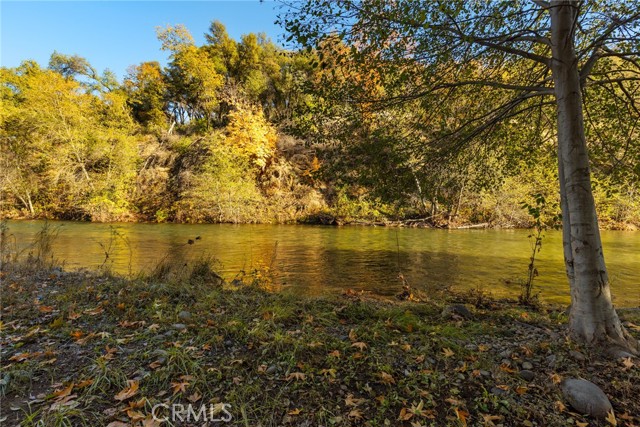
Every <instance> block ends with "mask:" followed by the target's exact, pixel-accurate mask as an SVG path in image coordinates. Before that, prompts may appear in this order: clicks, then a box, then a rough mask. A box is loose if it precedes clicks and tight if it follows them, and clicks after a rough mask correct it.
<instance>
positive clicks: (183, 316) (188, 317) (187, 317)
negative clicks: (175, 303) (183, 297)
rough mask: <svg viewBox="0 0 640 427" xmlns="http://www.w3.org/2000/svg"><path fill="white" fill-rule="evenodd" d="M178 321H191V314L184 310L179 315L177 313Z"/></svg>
mask: <svg viewBox="0 0 640 427" xmlns="http://www.w3.org/2000/svg"><path fill="white" fill-rule="evenodd" d="M178 319H180V320H191V313H189V312H188V311H186V310H182V311H181V312H180V313H178Z"/></svg>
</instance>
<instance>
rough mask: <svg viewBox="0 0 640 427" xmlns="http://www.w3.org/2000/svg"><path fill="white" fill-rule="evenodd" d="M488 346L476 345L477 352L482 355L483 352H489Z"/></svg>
mask: <svg viewBox="0 0 640 427" xmlns="http://www.w3.org/2000/svg"><path fill="white" fill-rule="evenodd" d="M489 348H490V347H489V346H488V345H486V344H479V345H478V351H479V352H481V353H484V352H485V351H487V350H489Z"/></svg>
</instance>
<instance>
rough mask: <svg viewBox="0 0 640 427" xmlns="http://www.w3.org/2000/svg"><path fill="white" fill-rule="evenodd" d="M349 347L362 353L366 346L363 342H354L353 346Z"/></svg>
mask: <svg viewBox="0 0 640 427" xmlns="http://www.w3.org/2000/svg"><path fill="white" fill-rule="evenodd" d="M351 347H355V348H357V349H358V350H360V351H363V350H364V349H365V348H367V344H366V343H364V342H361V341H359V342H354V343H353V344H351Z"/></svg>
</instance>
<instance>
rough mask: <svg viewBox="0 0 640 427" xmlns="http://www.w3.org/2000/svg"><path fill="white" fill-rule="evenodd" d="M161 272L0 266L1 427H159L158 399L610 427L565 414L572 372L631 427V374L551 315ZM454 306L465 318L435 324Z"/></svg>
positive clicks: (364, 415)
mask: <svg viewBox="0 0 640 427" xmlns="http://www.w3.org/2000/svg"><path fill="white" fill-rule="evenodd" d="M161 270H162V275H160V276H158V275H155V276H152V277H137V278H134V279H125V278H122V277H117V276H113V275H109V274H107V273H88V272H82V273H80V272H62V273H60V272H59V270H52V269H50V268H49V267H47V266H42V265H32V266H26V265H19V264H16V263H8V264H5V269H4V271H3V272H2V286H3V295H2V300H3V301H2V304H3V307H2V315H3V323H2V338H1V340H2V345H3V348H2V368H3V369H2V371H3V373H2V381H3V382H2V385H3V387H2V393H3V399H2V415H1V416H0V419H3V420H4V422H3V425H5V424H4V423H7V424H6V425H22V426H31V425H33V426H35V425H45V426H67V425H69V426H71V425H72V426H78V425H111V426H113V427H118V426H125V425H134V426H141V425H145V426H147V425H148V426H151V425H160V424H159V423H155V422H154V421H153V419H152V417H151V410H152V408H153V406H154V405H157V404H160V403H162V404H167V405H171V404H182V405H186V404H189V403H194V404H195V405H196V406H199V405H201V404H206V405H209V404H211V405H215V404H220V403H227V404H229V405H231V406H230V413H231V414H232V416H233V419H232V420H231V421H230V422H229V423H228V424H226V425H238V426H256V425H261V426H282V425H296V426H298V425H306V426H316V425H318V426H320V425H323V426H350V425H369V426H387V425H392V426H401V425H406V426H421V425H429V426H430V425H433V426H446V425H450V426H464V425H499V424H502V425H505V426H507V425H551V426H555V425H558V426H559V425H578V423H587V424H580V425H607V424H606V423H605V422H602V421H597V420H593V419H590V418H588V417H585V416H582V415H579V414H576V413H575V412H573V411H572V410H571V409H570V408H568V405H567V404H566V402H565V403H562V402H563V398H562V396H561V393H560V391H559V387H558V385H557V381H558V380H559V379H560V378H564V377H569V376H571V377H576V376H578V377H582V378H586V379H590V380H591V381H593V382H595V383H596V384H598V385H599V386H601V387H602V388H603V390H604V391H605V392H606V393H607V394H608V395H609V396H610V398H611V400H612V403H613V404H614V408H615V410H616V414H617V415H618V416H619V418H618V420H619V425H625V424H626V425H629V426H631V425H634V423H638V422H640V419H638V418H637V414H639V413H640V404H639V403H638V401H637V399H635V398H634V396H638V395H640V381H639V380H640V372H639V371H640V370H639V369H638V367H637V365H634V366H632V367H626V368H624V367H622V366H620V364H619V363H618V362H608V361H602V360H600V359H598V358H597V356H596V355H595V353H591V352H589V350H588V349H579V348H578V347H577V346H576V345H575V343H572V342H571V341H570V340H568V338H567V337H566V336H565V335H564V323H565V322H566V317H565V316H564V314H563V310H562V309H560V308H553V307H541V308H532V307H523V306H519V305H517V304H516V303H515V302H507V301H494V300H490V299H487V298H485V297H483V298H479V297H478V295H471V296H469V295H456V294H452V293H450V294H448V296H443V297H442V298H439V299H437V300H427V299H426V298H422V299H423V301H416V300H413V301H397V300H381V299H378V298H375V297H372V296H368V295H366V294H355V293H353V292H346V293H345V294H344V295H338V296H333V297H324V298H302V297H298V296H295V297H294V296H291V295H286V294H282V293H273V292H269V291H267V290H266V289H265V288H268V286H262V283H263V282H262V280H265V282H266V283H267V285H268V281H267V280H266V279H264V277H263V278H262V279H261V280H256V277H255V276H251V275H248V276H246V277H244V278H243V282H234V284H233V285H231V284H227V283H223V282H222V281H221V280H220V279H219V277H218V276H217V274H215V270H214V268H213V267H212V266H211V264H210V263H208V262H207V261H206V260H201V261H198V262H197V263H194V264H192V265H189V266H188V267H187V268H184V267H182V266H181V267H180V270H179V271H178V272H176V271H173V270H172V267H171V266H165V267H163V268H162V269H161ZM451 303H466V304H467V305H468V307H469V308H471V309H472V311H473V312H474V315H475V318H474V319H473V320H464V319H462V318H457V317H455V316H454V317H453V318H442V317H441V315H440V313H441V312H442V308H443V306H444V305H447V304H451ZM184 311H188V314H189V315H188V316H181V312H184ZM630 316H631V317H629V318H628V319H627V320H629V319H631V321H635V322H637V321H638V320H639V319H638V318H637V317H635V318H634V317H633V316H636V314H635V313H631V314H630ZM527 325H529V326H527ZM630 330H632V332H634V333H636V334H637V329H630ZM575 349H579V350H580V351H582V352H583V353H585V355H586V357H587V360H588V361H587V362H580V361H577V360H575V359H573V358H572V357H571V355H570V351H571V350H575ZM551 356H553V357H554V358H555V361H556V362H555V363H554V364H550V363H549V362H548V359H549V358H550V357H551ZM524 361H531V362H532V363H533V364H534V365H535V369H534V370H535V375H536V376H535V379H534V380H533V381H532V382H530V383H529V382H527V381H524V380H523V379H522V378H521V377H520V376H519V370H520V367H521V364H522V363H523V362H524ZM133 383H135V384H136V387H138V388H137V390H135V391H134V392H133V394H132V395H131V396H129V397H126V398H124V399H117V398H116V397H118V396H119V395H120V396H122V393H123V392H126V391H127V390H128V387H130V386H131V384H133ZM70 386H71V388H69V387H70ZM67 391H68V392H67ZM125 394H126V393H125ZM2 417H6V418H2ZM118 423H121V424H118ZM154 423H155V424H154ZM164 425H169V424H164ZM174 425H190V424H188V423H183V424H181V423H176V424H174Z"/></svg>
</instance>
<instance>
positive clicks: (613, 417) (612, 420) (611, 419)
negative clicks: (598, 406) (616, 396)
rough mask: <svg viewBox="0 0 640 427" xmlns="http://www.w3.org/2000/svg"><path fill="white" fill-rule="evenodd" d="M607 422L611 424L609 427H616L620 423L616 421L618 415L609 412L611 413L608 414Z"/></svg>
mask: <svg viewBox="0 0 640 427" xmlns="http://www.w3.org/2000/svg"><path fill="white" fill-rule="evenodd" d="M606 420H607V422H608V423H609V425H612V426H614V427H615V426H617V425H618V421H617V420H616V415H615V414H614V413H613V411H609V413H608V414H607V418H606Z"/></svg>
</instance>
